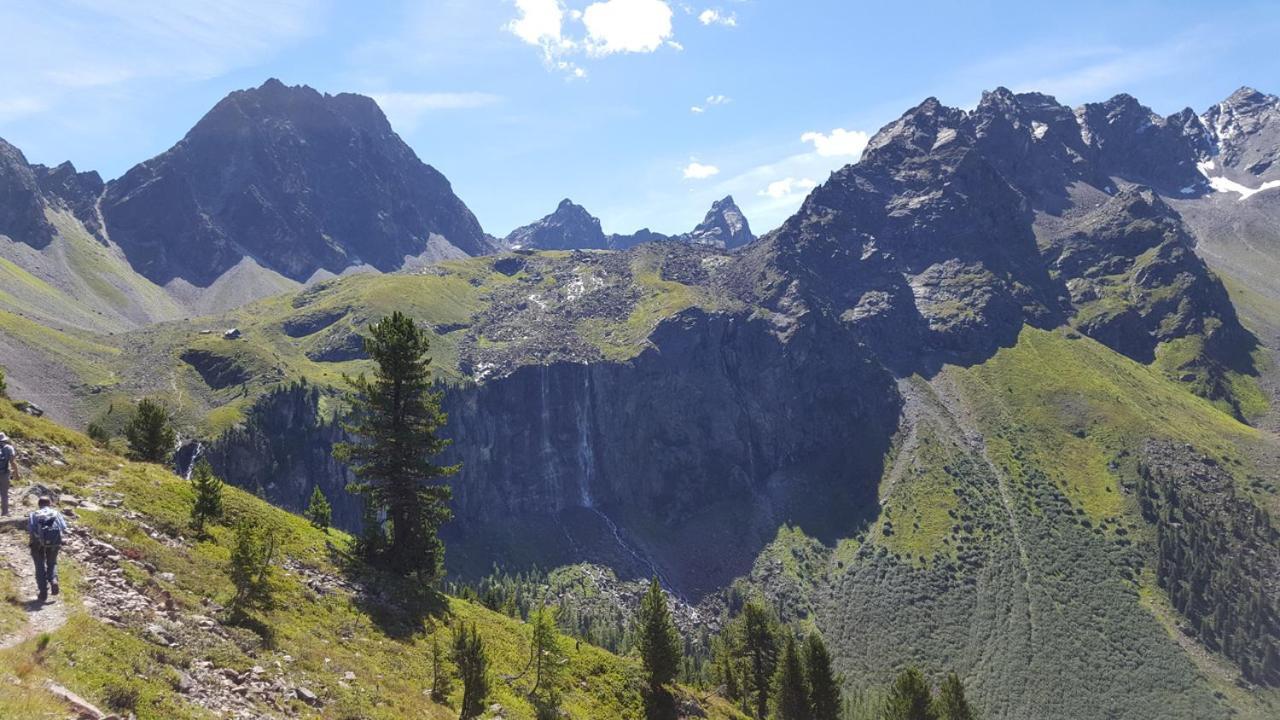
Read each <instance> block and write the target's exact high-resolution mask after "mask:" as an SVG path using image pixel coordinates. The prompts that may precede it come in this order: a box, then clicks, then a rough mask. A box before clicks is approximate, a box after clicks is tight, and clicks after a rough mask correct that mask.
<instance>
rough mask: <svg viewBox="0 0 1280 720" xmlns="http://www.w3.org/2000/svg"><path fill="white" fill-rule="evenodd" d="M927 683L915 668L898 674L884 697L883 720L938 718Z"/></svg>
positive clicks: (935, 719) (931, 719)
mask: <svg viewBox="0 0 1280 720" xmlns="http://www.w3.org/2000/svg"><path fill="white" fill-rule="evenodd" d="M932 701H933V697H932V693H931V691H930V690H929V683H927V682H925V679H924V675H922V674H921V673H920V671H919V670H917V669H916V668H913V667H912V668H907V669H906V670H903V671H902V672H901V673H899V674H898V678H897V679H896V680H894V681H893V686H892V687H890V689H889V697H888V698H886V699H885V710H884V720H938V718H937V715H935V714H934V712H933V704H932Z"/></svg>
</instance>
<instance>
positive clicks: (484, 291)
mask: <svg viewBox="0 0 1280 720" xmlns="http://www.w3.org/2000/svg"><path fill="white" fill-rule="evenodd" d="M654 252H657V251H654ZM654 252H649V253H647V252H640V253H637V254H636V256H635V257H634V260H633V272H634V285H635V287H636V288H637V289H638V293H639V296H638V299H637V302H636V305H635V307H634V309H633V310H632V312H631V314H630V316H629V317H628V318H627V319H626V320H625V321H624V322H620V323H603V322H602V321H600V320H598V319H594V318H587V319H582V320H579V321H577V323H576V326H577V331H578V332H579V333H580V335H581V336H582V338H584V339H585V340H586V341H588V342H589V343H591V344H593V345H595V346H596V347H597V348H598V349H599V350H600V351H601V352H602V354H603V355H604V356H605V357H606V358H608V359H610V360H613V361H619V362H620V361H625V360H627V359H629V358H631V357H634V356H635V355H637V354H638V353H639V352H640V351H641V350H643V349H644V348H645V347H646V343H647V338H648V336H649V334H650V332H652V330H653V328H654V327H655V326H656V325H657V324H658V323H659V322H660V321H661V320H663V319H665V318H667V317H670V316H672V315H674V314H675V313H677V312H679V311H681V310H684V309H686V308H689V307H692V306H695V305H696V306H699V307H704V308H708V309H715V308H718V307H720V306H721V303H718V302H717V301H716V300H715V299H714V298H712V297H711V296H710V295H709V294H708V293H707V292H706V291H705V290H703V289H701V288H695V287H692V286H688V285H683V284H681V283H678V282H672V281H668V280H662V279H661V278H660V274H659V271H658V266H657V264H658V259H657V257H655V255H654ZM539 257H540V258H545V259H549V260H564V259H566V258H568V254H567V253H542V254H540V255H539ZM497 259H498V258H495V257H483V258H472V259H467V260H458V261H451V262H445V263H441V264H439V265H438V266H433V267H432V268H428V269H427V270H425V271H420V272H418V273H413V274H391V275H372V274H368V275H366V274H360V275H353V276H349V277H344V278H338V279H334V280H330V281H326V282H323V283H319V284H317V285H314V286H311V287H310V288H307V289H304V290H301V291H299V292H296V293H290V294H286V295H281V296H278V297H273V298H268V299H265V300H261V301H258V302H256V303H253V304H251V305H248V306H246V307H244V308H241V309H238V310H234V311H231V312H229V313H227V314H225V315H221V316H218V317H216V318H202V319H197V320H194V321H179V322H170V323H161V324H158V325H154V326H150V327H147V328H144V329H141V330H137V331H134V332H130V333H126V334H123V335H120V336H118V337H116V338H112V339H110V340H109V341H110V342H111V343H112V344H114V345H115V346H117V347H118V348H120V352H121V355H120V357H119V359H118V360H116V361H115V362H114V363H112V364H111V365H110V367H112V368H113V369H115V370H116V372H117V373H118V374H119V376H120V378H121V382H120V383H119V386H118V387H117V388H115V392H114V393H103V394H100V395H98V396H95V397H94V398H90V399H89V402H90V403H91V404H92V410H91V412H90V415H97V414H100V413H103V412H105V411H106V410H107V408H108V407H110V406H111V405H113V404H115V405H117V406H119V405H121V404H123V403H127V402H129V401H130V400H131V399H132V398H135V397H138V396H142V395H148V394H156V393H163V394H164V395H165V397H166V399H167V400H169V401H170V402H171V403H173V404H175V405H177V409H178V410H179V413H180V416H181V417H182V418H183V419H184V420H185V421H186V422H187V423H189V424H190V425H191V426H193V428H194V429H196V430H197V431H198V432H201V433H203V434H209V435H212V434H216V433H218V432H220V431H221V430H223V429H225V428H227V427H229V426H231V425H234V424H235V423H236V422H238V421H240V420H241V419H242V417H243V412H244V410H245V409H246V408H247V407H248V406H249V405H250V404H251V403H252V401H253V400H254V399H256V398H257V397H258V396H260V395H261V394H262V393H264V392H266V391H268V390H270V389H271V388H273V387H276V386H277V385H278V384H279V383H282V382H289V381H292V380H297V379H299V378H304V377H305V378H307V379H308V380H309V381H310V382H312V383H314V384H317V385H320V386H322V387H326V386H327V387H339V386H341V385H342V376H343V374H355V373H359V372H362V371H365V370H368V369H369V368H370V365H369V363H368V362H367V361H360V360H354V361H344V362H326V361H316V360H312V359H310V358H309V357H308V355H307V354H308V352H313V353H314V352H315V351H316V350H318V349H320V348H323V347H325V346H326V344H327V343H329V342H331V341H332V340H333V338H335V337H342V336H344V335H345V334H347V333H350V332H353V331H355V332H362V331H363V330H364V328H365V327H367V325H368V323H370V322H372V321H375V320H377V319H379V318H381V317H383V316H386V315H389V314H390V313H391V312H393V311H395V310H399V311H401V312H404V313H406V314H408V315H409V316H410V317H412V318H414V319H415V320H417V321H418V322H419V323H420V324H422V325H423V326H424V327H426V328H428V330H429V332H430V333H431V348H432V350H431V353H432V356H433V358H434V366H435V368H436V370H437V371H438V372H439V374H440V376H441V377H443V378H444V379H445V380H446V381H450V382H458V381H461V380H462V379H463V378H462V375H461V373H460V372H459V369H458V362H459V356H458V343H459V342H460V341H461V340H462V338H463V337H464V336H465V334H466V330H465V329H463V330H457V329H454V328H455V327H457V326H464V327H465V326H469V325H470V324H472V322H473V320H474V317H475V315H476V314H477V313H479V312H481V311H483V310H484V309H485V308H486V307H487V305H488V300H489V296H490V295H491V294H492V293H494V292H498V291H503V290H509V289H511V288H512V287H513V286H516V285H518V284H520V283H526V282H529V279H528V278H527V276H526V274H525V273H523V272H521V273H517V274H515V275H513V276H507V275H504V274H502V273H499V272H495V271H494V270H493V264H494V262H495V260H497ZM547 283H553V281H552V279H551V278H550V277H547V278H544V279H543V280H542V281H541V284H531V285H530V288H529V292H530V293H532V292H535V291H537V290H539V289H540V288H543V289H545V286H546V284H547ZM308 319H311V320H314V321H315V322H316V324H317V325H320V324H323V327H319V328H318V329H316V330H314V331H313V332H308V333H306V334H301V335H299V332H300V331H296V330H295V331H294V335H293V336H290V335H289V334H288V333H286V332H285V330H284V327H285V325H286V323H298V322H301V321H306V320H308ZM229 327H237V328H239V329H240V330H241V332H242V333H243V335H242V337H241V339H239V340H224V339H222V331H223V330H224V329H226V328H229ZM437 329H438V330H437ZM201 331H206V332H205V334H202V332H201ZM104 340H105V339H104ZM477 342H478V343H479V344H480V345H481V346H484V345H485V344H486V343H493V342H497V341H492V340H490V339H489V338H486V337H485V336H483V335H481V336H480V337H479V338H478V339H477ZM191 349H195V350H201V351H204V352H206V353H208V354H210V355H212V356H215V357H217V358H219V359H221V360H223V361H225V362H226V363H228V364H230V365H233V366H235V367H236V368H239V369H241V370H243V371H244V373H245V375H246V376H247V377H248V378H249V379H248V381H247V382H245V383H244V384H238V383H237V384H235V385H232V386H228V387H225V388H219V389H213V388H210V387H209V386H208V385H207V384H206V383H205V382H204V381H203V380H202V379H201V377H200V375H199V374H198V373H197V372H196V371H195V370H194V369H192V368H191V367H190V366H189V365H188V364H186V363H184V362H182V361H181V360H180V359H179V358H180V356H181V355H182V354H183V353H184V352H186V351H188V350H191Z"/></svg>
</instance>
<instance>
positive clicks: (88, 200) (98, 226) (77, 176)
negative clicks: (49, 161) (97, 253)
mask: <svg viewBox="0 0 1280 720" xmlns="http://www.w3.org/2000/svg"><path fill="white" fill-rule="evenodd" d="M33 169H34V170H35V172H36V175H37V180H38V182H39V183H40V189H41V191H43V192H44V193H45V195H46V197H53V198H57V200H58V201H59V202H60V203H61V204H62V205H63V206H65V207H66V208H67V209H69V210H71V212H72V213H73V214H74V215H75V216H76V219H78V220H79V221H80V222H81V223H82V224H83V225H84V227H85V230H88V231H89V233H90V234H92V235H93V236H94V237H96V238H97V239H98V241H99V242H102V243H106V240H107V238H106V234H105V232H104V231H103V227H102V215H101V214H100V213H99V212H98V199H99V198H101V197H102V192H103V190H104V189H106V185H104V184H103V182H102V177H101V176H100V175H98V173H97V171H94V170H89V171H87V172H79V171H77V170H76V168H75V166H74V165H72V164H71V163H70V162H64V163H62V164H61V165H59V166H57V167H53V168H50V167H45V166H44V165H35V166H33Z"/></svg>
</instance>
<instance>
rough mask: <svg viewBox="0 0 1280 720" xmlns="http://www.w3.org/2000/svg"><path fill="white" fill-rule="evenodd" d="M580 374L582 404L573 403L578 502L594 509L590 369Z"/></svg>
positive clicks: (594, 472)
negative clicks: (575, 413)
mask: <svg viewBox="0 0 1280 720" xmlns="http://www.w3.org/2000/svg"><path fill="white" fill-rule="evenodd" d="M583 369H584V372H583V374H582V402H581V403H574V408H575V409H576V410H577V416H578V417H577V423H578V463H579V464H580V465H581V467H582V475H581V476H579V479H578V483H579V486H578V500H579V502H580V503H581V504H582V507H584V508H594V507H595V501H594V500H593V499H592V498H591V480H592V479H593V478H594V477H595V474H596V455H595V449H594V448H592V447H591V369H590V368H589V367H585V366H584V368H583Z"/></svg>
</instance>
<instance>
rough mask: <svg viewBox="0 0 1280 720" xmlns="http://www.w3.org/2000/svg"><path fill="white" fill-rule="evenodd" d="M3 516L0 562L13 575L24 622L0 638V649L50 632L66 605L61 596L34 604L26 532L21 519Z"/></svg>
mask: <svg viewBox="0 0 1280 720" xmlns="http://www.w3.org/2000/svg"><path fill="white" fill-rule="evenodd" d="M13 520H14V519H13V518H5V519H4V523H3V524H2V525H0V565H4V566H7V567H8V568H9V569H10V570H12V571H13V574H14V575H15V576H16V577H17V580H18V587H17V588H16V592H17V596H18V599H19V602H20V603H21V605H20V606H21V607H22V608H23V610H24V611H25V612H26V614H27V618H26V620H27V622H26V624H25V625H24V626H23V627H21V628H19V629H17V630H16V631H14V632H12V633H10V634H8V635H5V636H3V637H0V650H8V649H9V648H11V647H15V646H17V645H21V644H22V643H24V642H26V641H27V640H30V639H31V638H33V637H36V636H38V635H41V634H43V633H51V632H54V631H55V630H57V629H58V628H60V627H62V626H63V625H65V624H66V622H67V605H66V602H65V601H64V600H63V597H64V596H62V595H57V596H51V597H50V598H49V599H50V600H52V601H53V602H48V603H44V604H43V605H41V604H37V603H36V594H37V592H38V590H37V589H36V570H35V566H34V565H33V564H32V562H31V553H30V551H29V550H28V549H27V533H26V532H25V531H24V530H23V528H22V519H21V518H20V517H19V518H17V524H15V523H14V522H13Z"/></svg>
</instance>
